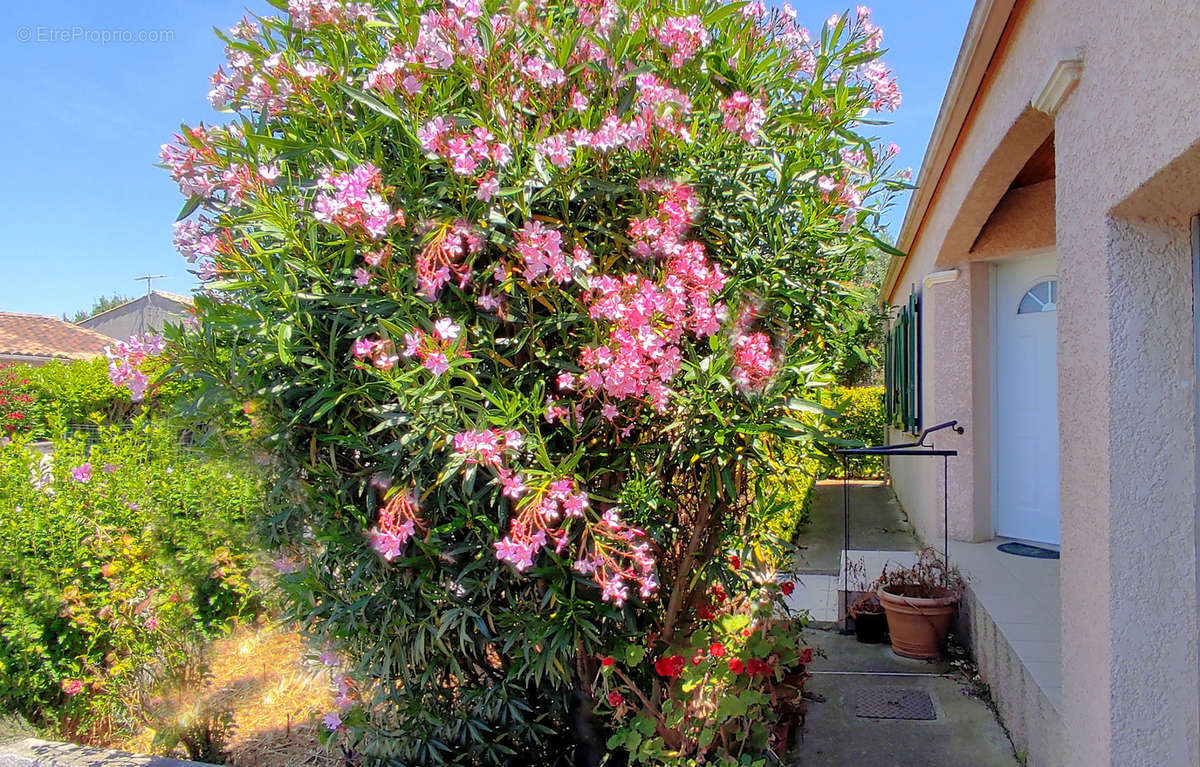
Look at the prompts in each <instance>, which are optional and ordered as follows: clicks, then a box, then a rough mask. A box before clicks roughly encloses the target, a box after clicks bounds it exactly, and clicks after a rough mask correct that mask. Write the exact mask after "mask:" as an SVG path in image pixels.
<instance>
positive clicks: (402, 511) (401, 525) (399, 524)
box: [367, 491, 423, 562]
mask: <svg viewBox="0 0 1200 767" xmlns="http://www.w3.org/2000/svg"><path fill="white" fill-rule="evenodd" d="M419 515H420V507H419V506H418V505H417V496H416V493H415V492H412V491H410V492H397V493H394V494H393V495H392V497H391V498H389V499H388V501H387V503H386V504H385V505H384V507H383V508H382V509H380V511H379V519H378V520H377V521H376V523H375V525H374V527H372V528H371V529H370V530H368V531H367V539H368V541H369V542H370V544H371V548H372V549H374V550H375V552H376V553H377V554H379V555H380V556H381V557H383V558H384V559H385V560H386V561H388V562H391V561H392V560H393V559H395V558H396V557H398V556H400V554H402V553H403V552H404V546H405V544H406V543H408V541H409V540H410V539H411V538H412V537H413V536H414V535H415V534H416V531H417V527H418V526H421V525H422V524H423V523H422V522H421V518H420V516H419Z"/></svg>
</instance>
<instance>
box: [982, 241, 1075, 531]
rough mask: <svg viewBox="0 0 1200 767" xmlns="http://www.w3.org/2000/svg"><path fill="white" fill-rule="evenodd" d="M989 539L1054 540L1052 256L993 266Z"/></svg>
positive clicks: (1055, 325)
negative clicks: (992, 532) (992, 535)
mask: <svg viewBox="0 0 1200 767" xmlns="http://www.w3.org/2000/svg"><path fill="white" fill-rule="evenodd" d="M995 278H996V283H995V285H996V290H995V294H994V295H995V301H994V311H995V329H996V337H995V351H996V355H995V360H994V362H995V365H994V371H993V374H994V376H995V380H994V388H993V391H994V392H995V402H996V423H995V427H994V432H995V438H996V442H995V450H996V453H995V469H996V471H995V482H996V516H995V522H996V534H997V535H1001V536H1004V537H1006V538H1021V539H1025V540H1030V541H1040V542H1043V543H1058V539H1059V533H1058V355H1057V353H1056V350H1055V347H1056V344H1057V339H1058V319H1057V318H1058V311H1057V309H1058V278H1057V264H1056V260H1055V255H1054V254H1053V253H1049V254H1046V255H1040V256H1032V257H1029V258H1024V259H1021V260H1019V261H1011V262H1007V263H1003V264H1000V265H998V266H997V267H996V272H995Z"/></svg>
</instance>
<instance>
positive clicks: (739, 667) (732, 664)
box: [729, 658, 746, 674]
mask: <svg viewBox="0 0 1200 767" xmlns="http://www.w3.org/2000/svg"><path fill="white" fill-rule="evenodd" d="M729 670H730V671H732V672H733V673H735V674H740V673H742V672H743V671H745V670H746V667H745V665H743V664H742V662H741V661H740V660H738V659H737V658H733V659H732V660H730V661H729Z"/></svg>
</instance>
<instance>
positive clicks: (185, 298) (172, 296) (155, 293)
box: [81, 290, 192, 325]
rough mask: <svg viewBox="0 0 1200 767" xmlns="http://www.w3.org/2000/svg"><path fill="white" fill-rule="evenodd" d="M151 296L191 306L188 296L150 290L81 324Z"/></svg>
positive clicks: (184, 306)
mask: <svg viewBox="0 0 1200 767" xmlns="http://www.w3.org/2000/svg"><path fill="white" fill-rule="evenodd" d="M152 295H153V296H158V297H159V298H165V299H166V300H168V301H172V302H174V303H177V304H179V306H180V307H182V308H187V307H189V306H191V305H192V299H191V298H189V297H188V296H181V295H179V294H178V293H168V292H166V291H165V290H152V291H150V292H149V293H147V294H145V295H142V296H138V297H137V298H131V299H129V300H128V301H126V302H125V303H123V304H117V305H116V306H111V307H109V308H108V309H105V310H104V311H102V312H97V313H96V314H93V315H92V316H91V317H88V318H87V319H85V320H83V322H82V323H81V324H85V325H86V323H88V322H91V321H92V320H95V319H96V318H98V317H103V316H104V315H106V314H108V313H109V312H115V311H117V310H118V309H124V308H125V307H127V306H132V305H133V304H136V303H138V302H139V301H142V302H144V301H145V300H146V299H147V298H149V297H150V296H152Z"/></svg>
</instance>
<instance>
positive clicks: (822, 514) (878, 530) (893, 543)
mask: <svg viewBox="0 0 1200 767" xmlns="http://www.w3.org/2000/svg"><path fill="white" fill-rule="evenodd" d="M849 490H850V555H849V559H850V560H851V562H852V563H853V562H859V561H861V563H862V565H863V569H864V571H865V573H866V575H868V576H870V577H871V578H874V577H875V576H876V575H878V574H879V571H880V570H881V569H882V567H883V564H884V563H885V562H888V561H894V562H897V563H900V564H908V560H911V558H912V552H915V551H917V550H918V549H919V548H920V544H919V543H918V541H917V539H916V538H914V537H913V534H912V529H911V527H910V525H909V523H908V518H907V517H906V516H905V515H904V512H903V510H902V509H901V508H900V504H899V503H898V502H897V501H896V495H895V493H893V492H892V488H891V487H890V486H889V485H888V483H887V482H878V481H863V480H852V481H851V482H850V486H849ZM842 499H843V496H842V481H841V480H826V481H824V482H818V483H817V484H816V486H815V487H814V488H813V498H812V506H811V509H810V511H809V522H808V523H806V524H805V525H804V526H803V527H801V528H800V532H799V535H798V536H797V540H796V543H797V545H798V547H799V551H798V552H797V554H796V565H795V572H796V574H797V575H796V582H797V588H796V590H795V591H794V592H793V593H792V595H791V597H790V598H789V599H788V604H789V606H790V607H791V608H792V609H793V610H805V611H807V612H808V615H809V620H810V621H811V623H812V624H813V625H816V626H822V627H829V626H831V625H833V624H834V623H837V622H838V621H839V620H840V619H841V612H842V608H843V601H844V600H843V595H842V587H843V584H844V583H847V581H848V580H854V579H853V578H851V579H845V577H844V575H843V574H842V569H843V568H844V566H845V565H844V561H845V559H846V557H844V556H843V552H842V549H843V547H844V546H845V525H844V514H843V500H842Z"/></svg>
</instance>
